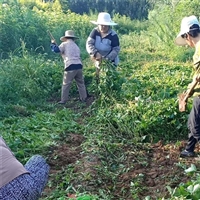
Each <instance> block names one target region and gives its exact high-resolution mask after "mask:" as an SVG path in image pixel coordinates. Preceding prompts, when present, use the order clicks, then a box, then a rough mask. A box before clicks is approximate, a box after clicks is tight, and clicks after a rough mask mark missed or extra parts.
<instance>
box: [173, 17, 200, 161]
mask: <svg viewBox="0 0 200 200" xmlns="http://www.w3.org/2000/svg"><path fill="white" fill-rule="evenodd" d="M175 43H176V44H177V45H180V46H184V45H188V46H190V47H192V48H195V53H194V55H193V61H194V65H193V68H194V76H193V81H192V83H191V84H189V85H188V88H190V87H191V85H193V83H195V82H196V81H197V82H198V83H197V85H196V87H195V88H194V90H193V94H190V95H191V96H193V106H192V109H191V111H190V114H189V117H188V129H189V139H188V142H187V145H186V147H185V150H184V151H182V152H181V154H180V157H194V156H195V153H194V149H195V145H196V143H197V142H199V140H200V84H199V82H200V24H199V21H198V20H197V18H196V16H194V15H192V16H189V17H184V18H183V19H182V22H181V31H180V33H179V34H178V36H177V37H176V39H175ZM186 101H187V100H186Z"/></svg>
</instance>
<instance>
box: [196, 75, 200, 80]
mask: <svg viewBox="0 0 200 200" xmlns="http://www.w3.org/2000/svg"><path fill="white" fill-rule="evenodd" d="M195 79H196V81H197V82H200V75H199V74H198V75H196V77H195Z"/></svg>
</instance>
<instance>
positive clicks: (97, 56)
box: [95, 52, 102, 62]
mask: <svg viewBox="0 0 200 200" xmlns="http://www.w3.org/2000/svg"><path fill="white" fill-rule="evenodd" d="M95 60H97V61H100V62H101V60H102V55H101V54H100V53H99V52H97V53H96V55H95Z"/></svg>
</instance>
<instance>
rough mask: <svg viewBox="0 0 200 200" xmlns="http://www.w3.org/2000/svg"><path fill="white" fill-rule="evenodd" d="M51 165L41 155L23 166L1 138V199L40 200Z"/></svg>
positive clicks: (32, 158) (33, 157)
mask: <svg viewBox="0 0 200 200" xmlns="http://www.w3.org/2000/svg"><path fill="white" fill-rule="evenodd" d="M48 175H49V165H48V164H47V163H46V161H45V159H44V158H43V157H42V156H40V155H35V156H32V157H31V158H30V159H29V161H28V162H27V163H26V164H25V166H23V165H22V164H21V163H20V162H19V161H18V160H17V159H16V158H15V156H14V154H13V153H12V151H11V150H10V148H9V147H8V146H7V144H6V142H5V141H4V139H3V138H2V137H0V199H2V200H38V199H39V198H40V197H41V194H42V191H43V189H44V187H45V185H46V183H47V181H48Z"/></svg>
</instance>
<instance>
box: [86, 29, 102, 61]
mask: <svg viewBox="0 0 200 200" xmlns="http://www.w3.org/2000/svg"><path fill="white" fill-rule="evenodd" d="M96 34H97V29H93V30H92V31H91V33H90V35H89V37H88V38H87V41H86V50H87V52H88V54H89V55H90V57H91V58H96V57H97V58H98V57H100V55H99V52H98V50H97V49H96V47H95V40H96Z"/></svg>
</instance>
